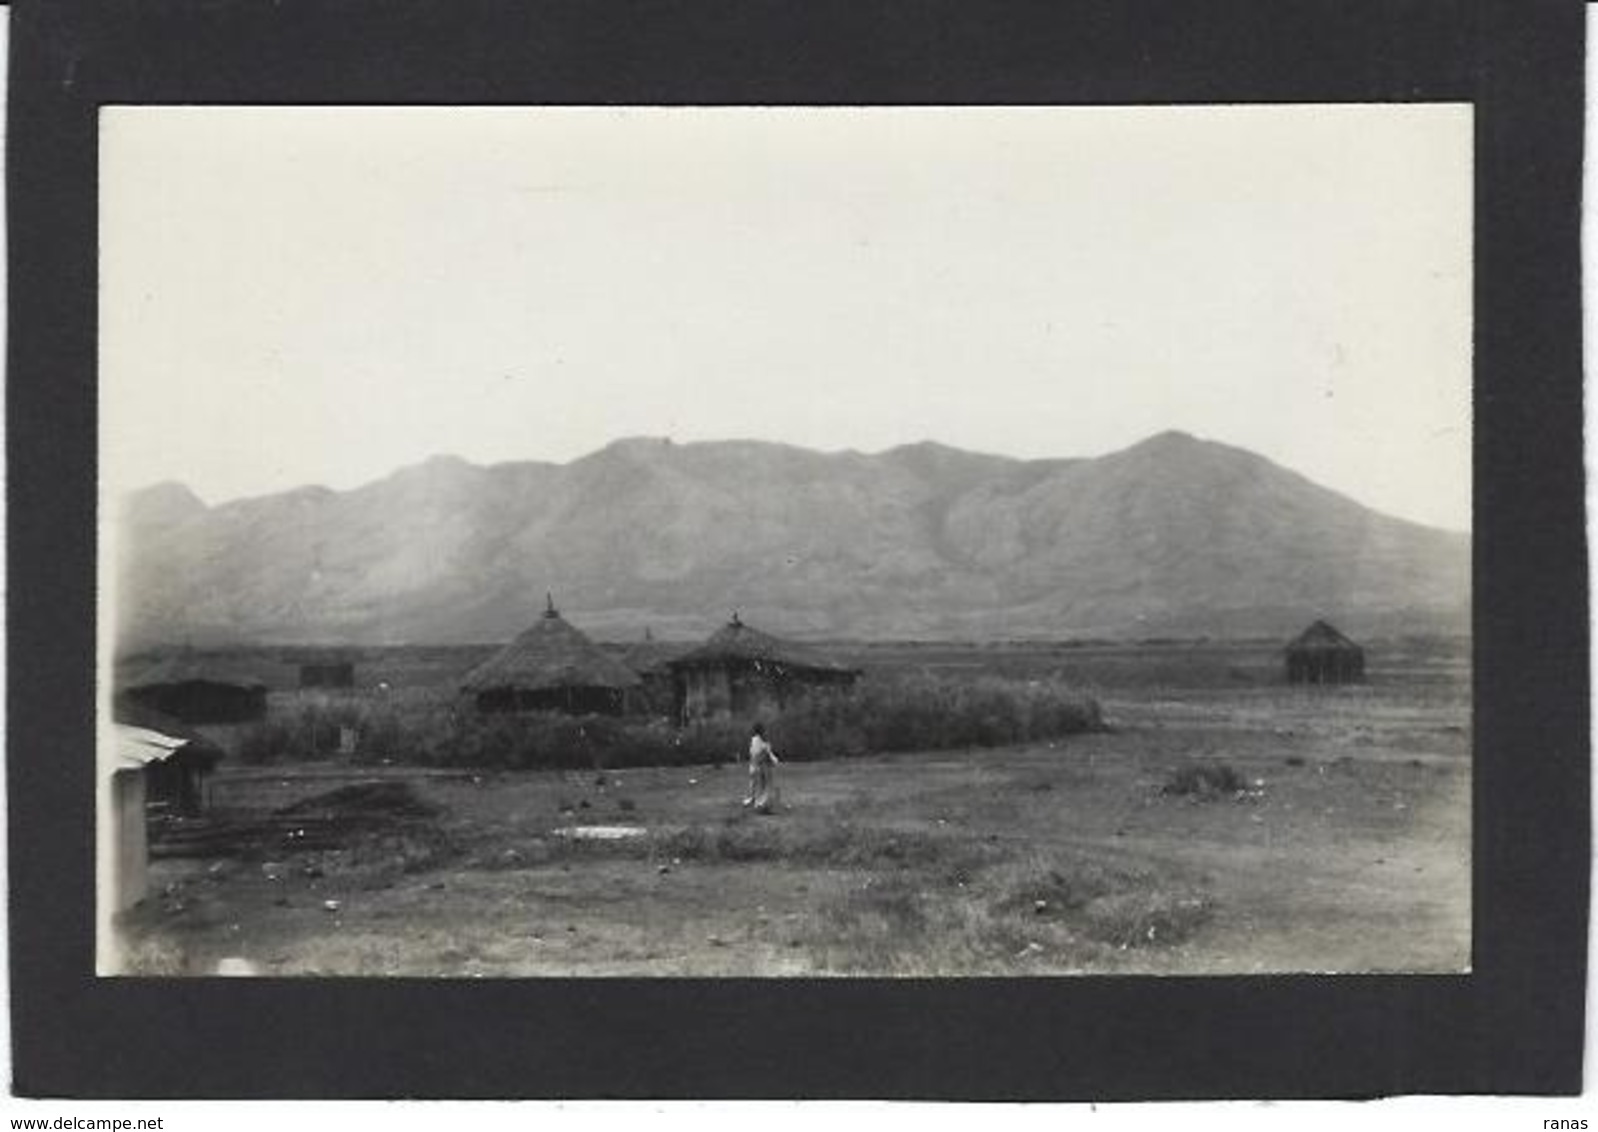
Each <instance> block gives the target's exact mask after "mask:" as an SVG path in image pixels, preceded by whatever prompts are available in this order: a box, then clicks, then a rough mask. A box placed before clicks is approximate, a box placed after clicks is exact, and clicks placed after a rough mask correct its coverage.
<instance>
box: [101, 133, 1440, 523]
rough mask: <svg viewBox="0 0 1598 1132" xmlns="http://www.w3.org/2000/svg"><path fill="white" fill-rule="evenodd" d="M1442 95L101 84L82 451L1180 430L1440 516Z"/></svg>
mask: <svg viewBox="0 0 1598 1132" xmlns="http://www.w3.org/2000/svg"><path fill="white" fill-rule="evenodd" d="M1470 136H1471V118H1470V109H1469V107H1468V106H1457V105H1450V106H1339V107H1313V106H1311V107H1195V108H1171V107H1144V108H1063V109H1054V108H1050V109H1009V108H999V109H957V110H951V109H932V110H926V109H875V110H858V109H838V110H787V109H783V110H744V109H735V110H703V109H677V110H669V109H633V110H611V109H595V108H590V109H547V108H541V109H455V108H426V109H412V108H406V109H397V108H361V109H355V108H308V109H307V108H300V109H295V108H278V107H270V108H268V107H259V108H215V107H140V108H111V109H108V110H106V111H104V112H103V113H102V119H101V147H102V153H101V185H102V189H101V193H102V203H101V211H102V233H101V240H102V324H101V332H102V339H101V346H102V365H101V381H102V413H103V416H102V469H103V476H104V479H105V482H106V485H107V487H108V488H110V489H112V490H121V489H124V488H129V487H137V486H142V485H144V484H147V483H151V482H155V481H158V480H163V479H178V480H182V481H183V482H185V483H187V484H189V485H190V486H191V487H193V488H194V489H195V490H196V491H198V492H199V493H200V495H201V496H202V497H204V498H205V499H207V500H208V501H210V502H217V501H220V500H223V499H227V498H232V497H236V496H240V495H251V494H260V493H264V492H269V491H277V490H282V489H284V488H288V487H293V486H297V485H300V484H304V483H325V484H328V485H329V486H333V487H338V488H347V487H352V486H355V485H356V484H359V483H363V482H366V481H369V480H372V479H376V478H379V477H381V476H383V475H386V474H387V473H389V472H390V471H392V470H394V469H395V468H396V467H399V466H402V465H405V464H411V463H415V462H417V461H418V460H420V459H422V458H425V457H426V456H428V455H430V454H434V453H440V452H449V453H455V454H458V455H460V456H464V457H466V458H467V459H470V460H472V461H474V462H479V463H487V462H494V461H500V460H514V459H546V460H556V461H564V460H568V459H571V458H573V457H576V456H580V455H582V454H584V453H586V452H589V451H592V450H593V449H595V448H598V447H600V446H602V445H604V444H605V443H607V442H609V441H610V440H612V439H615V438H616V437H619V436H629V435H641V434H642V435H666V436H671V437H673V438H675V439H678V440H695V439H711V438H729V437H753V438H759V439H769V440H781V441H786V442H790V443H795V444H802V445H805V446H807V447H813V448H819V449H825V450H834V449H842V448H857V449H861V450H863V451H877V450H880V449H883V448H887V447H891V446H893V445H896V444H901V443H906V442H910V441H916V440H921V439H929V438H930V439H935V440H939V441H942V442H944V443H948V444H953V445H957V446H960V447H965V448H971V449H977V450H982V451H989V452H999V453H1006V454H1011V455H1017V456H1026V457H1037V456H1081V455H1094V454H1098V453H1102V452H1107V451H1112V450H1114V449H1117V448H1120V447H1123V446H1125V445H1127V444H1130V443H1133V442H1136V441H1137V440H1140V439H1142V438H1143V437H1145V436H1148V435H1149V434H1151V433H1154V432H1158V431H1160V430H1163V429H1167V428H1180V429H1184V430H1187V431H1189V432H1193V433H1195V434H1197V435H1200V436H1204V437H1208V438H1211V439H1215V440H1221V441H1224V442H1226V443H1230V444H1237V445H1240V446H1243V447H1246V448H1250V449H1253V450H1255V451H1258V452H1260V453H1262V454H1264V455H1266V456H1269V457H1271V458H1272V459H1275V460H1277V461H1279V462H1281V463H1283V464H1286V465H1287V466H1289V467H1292V468H1295V469H1296V470H1299V471H1301V472H1303V473H1304V474H1306V475H1308V476H1310V477H1311V478H1313V479H1316V480H1318V481H1320V482H1322V483H1324V484H1326V485H1327V486H1330V487H1334V488H1337V489H1338V490H1341V491H1345V492H1347V493H1348V494H1350V495H1352V496H1354V497H1355V498H1357V499H1359V500H1361V501H1362V502H1365V503H1368V504H1370V505H1372V506H1375V507H1377V508H1379V509H1381V510H1384V511H1387V512H1389V513H1392V514H1397V515H1402V516H1405V517H1408V518H1414V519H1418V520H1420V521H1423V522H1431V523H1435V524H1439V525H1445V526H1450V527H1455V528H1459V529H1465V528H1468V527H1469V524H1470V498H1471V497H1470V341H1471V310H1470V298H1471V274H1470V237H1471V195H1470V194H1471V153H1470Z"/></svg>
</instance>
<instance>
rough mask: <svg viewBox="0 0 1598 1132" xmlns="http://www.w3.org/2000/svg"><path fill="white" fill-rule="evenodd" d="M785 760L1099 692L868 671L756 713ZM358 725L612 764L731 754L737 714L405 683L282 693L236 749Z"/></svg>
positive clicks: (423, 740)
mask: <svg viewBox="0 0 1598 1132" xmlns="http://www.w3.org/2000/svg"><path fill="white" fill-rule="evenodd" d="M767 722H768V725H769V728H770V734H771V737H772V743H773V745H774V746H775V747H776V749H777V751H778V753H779V755H780V756H781V757H782V758H783V759H785V760H787V759H791V760H794V761H798V762H803V761H807V760H812V759H828V758H848V757H852V756H857V755H863V754H867V753H870V752H885V753H891V752H897V751H915V750H935V749H948V748H958V747H994V746H1001V745H1004V744H1009V743H1024V742H1032V741H1037V740H1043V739H1054V738H1059V737H1061V736H1064V735H1069V734H1072V733H1074V732H1080V731H1086V730H1091V729H1094V728H1098V727H1100V726H1102V720H1101V718H1100V715H1099V706H1098V704H1097V703H1096V702H1095V701H1094V700H1092V699H1091V698H1089V697H1086V696H1082V695H1080V694H1078V693H1074V692H1072V691H1070V690H1069V689H1068V688H1066V687H1065V686H1064V685H1062V684H1060V683H1058V682H1055V681H1040V680H1031V681H1023V680H1012V679H1004V678H1002V677H984V678H979V679H976V680H957V679H951V678H948V677H937V676H931V675H913V676H907V677H901V678H898V679H892V678H888V679H884V678H881V677H877V678H873V679H868V680H866V681H864V682H863V683H862V684H861V685H860V686H859V687H857V688H855V689H853V690H851V691H849V692H827V693H817V694H813V695H809V696H803V697H800V698H798V699H796V700H794V701H793V702H791V703H789V704H788V705H787V706H786V707H785V708H784V709H783V710H782V711H781V712H778V713H776V714H774V715H773V716H772V717H771V718H770V719H769V720H768V721H767ZM340 727H347V728H353V729H354V730H355V732H356V734H357V741H356V750H355V753H354V756H353V758H354V760H355V761H356V762H360V763H374V762H392V763H403V764H415V765H423V766H444V767H492V768H499V769H507V770H520V769H531V768H547V769H561V770H588V769H597V770H605V769H620V768H626V767H636V766H692V765H702V764H707V763H710V764H721V763H725V762H728V761H731V760H735V759H738V758H740V757H742V755H743V752H744V751H745V750H746V749H747V747H748V743H749V729H748V725H747V724H746V723H743V722H734V721H716V722H709V723H698V724H694V725H692V726H689V727H684V728H678V727H674V726H673V725H672V724H671V723H670V722H668V721H666V720H664V719H658V718H656V719H637V718H617V717H614V716H604V715H583V716H570V715H563V714H559V713H553V712H532V713H525V714H503V715H501V714H488V715H485V714H482V713H479V712H477V711H476V710H474V709H473V708H471V707H469V706H466V705H465V704H463V703H461V702H459V701H456V700H452V699H450V698H448V697H447V696H445V695H443V694H440V693H436V692H435V693H428V692H426V691H425V690H421V689H413V690H407V691H404V692H401V693H395V694H390V695H383V696H378V697H369V698H353V697H344V698H338V699H331V698H328V697H325V696H292V697H288V698H285V699H283V700H281V701H279V702H274V704H273V707H272V710H271V713H270V714H269V715H268V717H267V718H266V719H265V720H263V721H261V722H260V723H258V724H256V725H254V726H253V727H251V728H249V729H248V730H247V731H246V732H245V734H244V736H243V737H242V739H241V744H240V756H241V758H242V759H243V760H244V761H246V762H257V763H266V762H279V761H296V760H303V759H312V758H326V757H329V756H331V755H332V754H334V753H335V752H336V750H337V745H338V735H339V728H340Z"/></svg>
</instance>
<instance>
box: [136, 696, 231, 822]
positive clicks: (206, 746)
mask: <svg viewBox="0 0 1598 1132" xmlns="http://www.w3.org/2000/svg"><path fill="white" fill-rule="evenodd" d="M113 718H114V719H115V721H116V723H117V725H118V726H119V727H124V728H134V729H138V730H141V731H144V732H147V733H149V734H153V735H160V736H163V737H164V738H163V741H162V743H161V746H162V747H163V749H165V751H166V754H165V755H163V756H161V757H159V758H155V757H152V758H150V759H148V760H147V761H146V763H145V795H146V802H147V804H148V806H149V807H150V808H152V809H157V808H159V809H162V810H166V811H168V812H170V813H174V814H182V815H185V816H191V817H192V816H194V815H197V814H199V813H201V812H202V811H203V810H204V809H205V807H206V793H205V781H206V779H207V778H208V777H210V775H211V773H212V772H213V771H214V770H216V764H217V763H219V762H220V761H221V760H222V748H221V747H219V746H218V745H217V744H216V743H214V742H212V741H211V740H210V739H208V738H207V737H206V736H204V735H202V734H201V733H200V732H198V731H196V730H195V729H194V728H192V727H189V726H187V725H186V724H184V723H182V722H181V721H179V720H176V719H172V718H171V717H169V716H165V715H162V714H160V713H159V712H155V711H151V710H149V709H148V708H145V707H142V706H140V705H139V704H138V703H137V702H136V701H128V700H123V701H121V702H119V703H118V704H117V705H116V707H115V709H114V714H113Z"/></svg>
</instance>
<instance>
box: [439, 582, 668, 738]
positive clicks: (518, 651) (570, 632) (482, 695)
mask: <svg viewBox="0 0 1598 1132" xmlns="http://www.w3.org/2000/svg"><path fill="white" fill-rule="evenodd" d="M547 600H548V607H547V608H546V609H545V610H544V615H543V616H542V617H540V618H539V619H538V620H537V621H535V622H534V623H533V625H532V627H531V628H530V629H528V630H527V631H526V632H524V633H522V634H521V635H520V636H519V637H517V638H516V639H515V640H513V641H511V643H510V644H508V645H506V646H505V647H504V648H503V649H501V650H500V651H499V652H497V653H495V654H494V655H493V656H491V657H489V658H488V659H487V660H485V661H484V662H483V663H482V664H479V665H478V666H477V667H476V668H474V669H472V670H471V671H470V672H468V673H467V674H466V676H465V677H464V678H463V679H462V681H461V691H462V692H464V693H466V694H468V695H471V696H473V697H475V699H476V702H477V708H478V710H479V711H564V712H569V713H571V714H573V715H586V714H589V713H599V714H604V715H619V714H621V711H622V707H623V704H624V696H625V694H626V692H627V690H628V689H631V688H636V687H638V686H639V684H640V683H641V681H640V680H639V678H638V675H637V673H635V672H633V671H632V670H631V669H630V668H628V667H627V666H626V665H624V664H622V663H621V662H620V661H618V660H613V659H612V658H611V657H610V656H608V655H606V653H605V652H604V650H603V649H601V648H600V647H599V646H598V645H596V644H594V642H593V641H591V640H589V639H588V638H587V637H586V636H584V635H583V634H582V633H581V632H580V631H579V630H577V629H576V628H574V627H573V626H572V625H571V623H570V622H568V621H567V620H566V619H565V618H564V617H562V616H561V615H560V613H559V612H557V611H556V609H555V602H554V599H553V598H548V599H547Z"/></svg>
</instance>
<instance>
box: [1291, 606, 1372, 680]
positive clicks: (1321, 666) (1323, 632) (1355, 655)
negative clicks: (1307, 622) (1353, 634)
mask: <svg viewBox="0 0 1598 1132" xmlns="http://www.w3.org/2000/svg"><path fill="white" fill-rule="evenodd" d="M1285 653H1286V657H1287V682H1288V683H1289V684H1357V683H1360V682H1362V681H1363V680H1364V679H1365V650H1364V649H1362V648H1360V646H1359V645H1357V644H1355V643H1354V642H1353V641H1351V640H1350V639H1349V638H1348V637H1346V636H1344V635H1343V634H1342V633H1341V632H1339V631H1338V630H1337V628H1336V627H1335V626H1333V625H1331V624H1330V623H1328V622H1326V621H1316V622H1315V623H1314V624H1312V625H1311V626H1310V627H1309V628H1308V629H1305V630H1304V631H1303V632H1302V633H1300V634H1299V635H1298V636H1297V637H1295V638H1293V640H1292V641H1290V642H1289V643H1288V645H1287V648H1286V650H1285Z"/></svg>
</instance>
